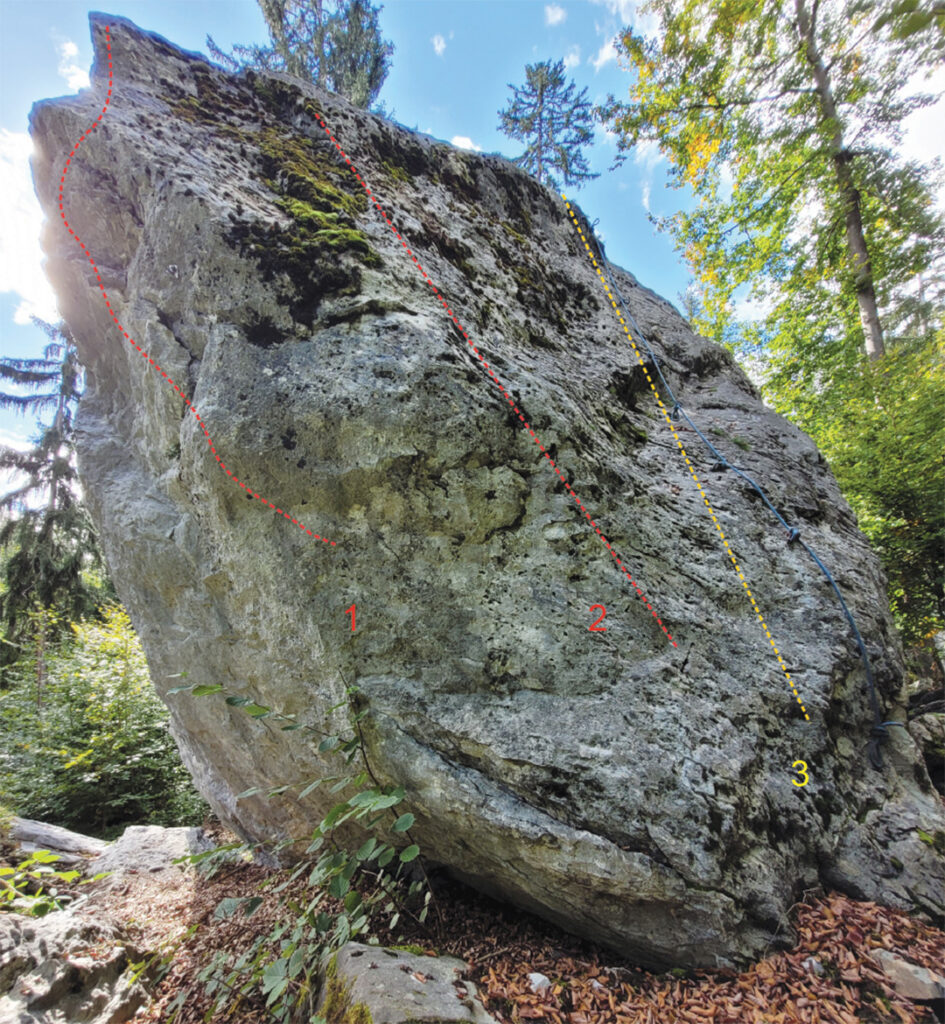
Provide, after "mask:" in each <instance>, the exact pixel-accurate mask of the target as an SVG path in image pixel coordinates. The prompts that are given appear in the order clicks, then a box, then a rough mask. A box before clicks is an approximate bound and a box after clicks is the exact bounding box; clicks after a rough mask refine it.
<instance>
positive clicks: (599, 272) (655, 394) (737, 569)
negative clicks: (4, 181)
mask: <svg viewBox="0 0 945 1024" xmlns="http://www.w3.org/2000/svg"><path fill="white" fill-rule="evenodd" d="M561 198H562V199H563V200H564V205H565V206H566V207H567V208H568V213H569V214H570V215H571V220H572V221H573V222H574V226H575V228H576V229H577V232H578V234H579V235H580V236H581V241H582V242H583V243H584V248H585V249H586V250H587V255H588V257H589V258H590V261H591V263H593V264H594V270H595V271H596V272H597V276H598V278H600V283H601V284H602V285H603V287H604V291H605V292H606V293H607V298H608V299H610V304H611V306H613V308H614V312H615V314H616V316H617V319H618V320H619V321H620V326H621V327H623V331H624V334H626V336H627V341H629V342H630V345H631V346H632V348H633V351H634V353H635V354H636V357H637V361H638V362H639V364H640V366H641V367H642V368H643V373H644V375H645V376H646V381H647V383H648V384H649V385H650V390H651V391H652V392H653V397H654V398H655V399H656V404H657V405H658V406H659V408H660V412H661V413H662V414H663V419H665V420H666V425H667V426H668V427H669V429H670V430H671V431H672V433H673V437H674V438H675V439H676V444H677V445H679V450H680V451H681V452H682V455H683V458H684V459H685V461H686V467H687V468H688V470H689V475H690V476H691V477H692V479H693V482H694V483H695V485H696V488H697V490H698V491H699V494H700V495H701V497H702V500H703V501H704V502H705V507H706V508H707V509H708V510H709V515H710V516H711V517H712V522H713V523H714V524H715V528H716V530H717V531H718V534H719V537H720V538H721V540H722V543H723V544H724V545H725V550H726V551H727V552H728V555H729V558H730V560H731V562H732V565H733V566H735V572H736V574H737V575H738V578H739V579H740V580H741V583H742V586H743V587H744V588H745V593H746V594H747V595H748V599H749V601H751V606H752V608H753V609H754V610H755V614H756V615H757V616H758V621H759V622H760V623H761V628H762V630H763V631H764V634H765V636H766V637H767V638H768V642H769V643H770V644H771V648H772V650H773V651H774V653H775V656H776V657H777V659H778V664H779V665H780V666H781V671H782V672H783V673H784V676H785V678H786V679H787V681H788V684H789V685H790V687H791V692H792V693H793V694H794V696H795V698H796V700H797V703H798V704H799V705H800V707H801V711H802V712H803V713H804V718H805V719H807V721H808V722H809V721H810V715H808V713H807V709H806V708H805V707H804V702H803V701H802V700H801V696H800V694H799V693H798V692H797V688H796V687H795V686H794V680H793V679H792V678H791V676H790V674H789V673H788V670H787V667H786V665H785V664H784V660H783V659H782V657H781V655H780V653H779V652H778V649H777V647H775V645H774V639H773V637H772V636H771V633H770V631H769V630H768V626H767V623H766V622H765V620H764V616H763V615H762V614H761V609H760V608H759V607H758V603H757V602H756V601H755V598H754V595H753V594H752V592H751V590H750V589H749V587H748V581H747V580H746V579H745V577H744V575H743V573H742V570H741V568H740V567H739V564H738V560H737V559H736V558H735V552H734V551H732V549H731V547H730V545H729V543H728V541H727V540H726V538H725V534H724V533H723V532H722V527H721V525H720V524H719V521H718V519H717V518H716V515H715V511H714V510H713V508H712V506H711V505H710V504H709V498H708V496H707V495H706V493H705V491H704V490H703V489H702V483H701V482H700V480H699V477H698V476H697V475H696V471H695V469H694V468H693V465H692V463H691V462H690V461H689V456H688V455H687V454H686V449H685V446H684V445H683V442H682V438H681V437H680V436H679V434H678V432H677V431H676V427H675V426H674V425H673V420H672V417H671V416H670V414H669V413H668V412H667V411H666V406H665V405H663V400H662V399H661V398H660V395H659V391H657V389H656V385H655V384H654V383H653V379H652V378H651V377H650V371H649V370H648V369H647V368H646V363H645V362H644V359H643V356H642V354H641V352H640V350H639V349H638V348H637V344H636V342H635V341H634V340H633V335H632V334H631V333H630V328H629V327H628V326H627V323H626V321H625V320H624V318H623V315H622V314H621V312H620V308H619V307H618V305H617V302H616V300H615V299H614V296H613V295H612V294H611V291H610V287H609V286H608V284H607V281H606V280H605V279H604V273H603V271H602V270H601V268H600V266H599V264H598V262H597V260H596V259H594V254H593V252H592V251H591V247H590V245H589V244H588V241H587V239H586V238H585V237H584V232H583V231H582V230H581V225H580V224H579V223H578V221H577V218H576V217H575V216H574V210H573V209H572V208H571V204H570V203H569V202H568V197H567V196H566V195H564V193H562V195H561Z"/></svg>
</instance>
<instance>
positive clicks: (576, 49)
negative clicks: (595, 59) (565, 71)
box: [564, 43, 581, 68]
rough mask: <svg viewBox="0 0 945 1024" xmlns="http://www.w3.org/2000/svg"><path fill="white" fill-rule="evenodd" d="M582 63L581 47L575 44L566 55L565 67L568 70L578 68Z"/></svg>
mask: <svg viewBox="0 0 945 1024" xmlns="http://www.w3.org/2000/svg"><path fill="white" fill-rule="evenodd" d="M580 63H581V47H580V46H578V45H577V43H575V44H574V46H572V47H571V49H570V50H568V52H567V53H566V54H565V57H564V66H565V67H566V68H576V67H577V66H578V64H580Z"/></svg>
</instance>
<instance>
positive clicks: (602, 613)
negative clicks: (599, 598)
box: [587, 604, 607, 633]
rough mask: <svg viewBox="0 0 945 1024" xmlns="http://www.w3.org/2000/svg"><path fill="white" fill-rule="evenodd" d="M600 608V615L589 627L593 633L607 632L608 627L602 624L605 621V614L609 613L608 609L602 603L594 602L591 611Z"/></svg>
mask: <svg viewBox="0 0 945 1024" xmlns="http://www.w3.org/2000/svg"><path fill="white" fill-rule="evenodd" d="M598 608H599V609H600V615H598V616H597V618H596V619H595V620H594V621H593V622H592V623H591V624H590V625H589V626H588V627H587V628H588V629H589V630H590V631H591V632H592V633H606V632H607V627H606V626H602V625H601V623H602V622H603V621H604V616H605V615H606V614H607V609H606V608H605V607H604V606H603V605H602V604H592V605H591V612H595V611H597V609H598Z"/></svg>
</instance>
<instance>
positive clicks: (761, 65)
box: [0, 0, 945, 837]
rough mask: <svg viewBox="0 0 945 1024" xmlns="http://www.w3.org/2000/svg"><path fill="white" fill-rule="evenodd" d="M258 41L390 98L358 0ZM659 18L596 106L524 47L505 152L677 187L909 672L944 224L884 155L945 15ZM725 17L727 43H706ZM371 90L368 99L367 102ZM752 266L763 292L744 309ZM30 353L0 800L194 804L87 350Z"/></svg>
mask: <svg viewBox="0 0 945 1024" xmlns="http://www.w3.org/2000/svg"><path fill="white" fill-rule="evenodd" d="M259 2H260V7H261V9H262V11H263V13H264V15H265V17H266V21H267V24H268V26H269V32H270V40H269V44H268V45H266V46H260V45H255V44H254V45H248V46H241V47H235V48H234V50H233V51H232V52H231V53H229V54H227V53H224V52H223V51H221V50H220V49H219V47H217V46H216V44H215V43H214V42H213V40H212V39H210V38H209V37H208V40H207V43H208V48H209V49H210V51H211V53H212V55H213V56H214V58H215V59H217V60H218V61H219V62H220V63H221V64H223V65H224V66H225V67H227V68H228V69H229V70H234V71H235V70H239V69H240V68H243V67H256V68H264V69H271V70H287V71H289V72H290V73H293V74H296V75H299V76H300V77H304V78H307V79H309V80H311V81H313V82H316V83H319V84H321V85H323V86H325V87H328V88H331V89H333V90H335V91H337V92H340V93H342V94H343V95H345V96H347V97H348V98H349V99H350V100H351V101H352V102H355V103H357V104H358V105H360V106H362V107H371V109H373V110H375V112H377V113H380V114H382V115H384V114H385V111H384V109H383V107H382V106H380V107H379V106H377V96H378V94H379V92H380V90H381V86H382V85H383V81H384V78H385V77H386V74H387V71H388V70H389V67H390V62H391V60H392V54H393V47H392V46H391V45H390V43H388V42H386V41H384V40H383V39H382V38H381V33H380V28H379V21H378V13H379V8H378V7H377V6H376V5H373V4H370V3H367V2H365V0H336V2H329V0H324V2H322V0H317V2H316V0H289V2H276V0H259ZM645 11H647V12H648V13H650V14H652V15H654V16H655V17H656V18H657V19H658V23H659V31H658V33H657V34H656V35H652V36H650V37H646V36H643V35H639V34H637V33H635V32H634V31H633V30H632V29H628V30H627V31H625V32H624V33H623V35H622V36H621V37H620V39H619V46H620V49H621V50H622V54H623V56H624V57H625V59H626V62H627V68H628V98H626V99H615V98H613V97H611V98H610V99H609V101H608V103H607V104H605V105H603V106H601V107H598V108H593V107H592V106H591V104H590V103H589V101H588V99H587V95H586V92H587V90H586V89H585V90H582V91H581V92H578V91H577V90H576V87H575V85H574V83H573V82H569V81H568V80H567V79H566V76H565V67H564V63H563V62H562V61H551V60H548V61H544V62H538V63H536V64H532V65H527V66H526V68H525V74H524V80H523V82H522V84H521V86H510V89H511V91H512V96H511V98H510V100H509V104H508V106H507V107H506V108H505V109H504V110H502V111H499V112H498V116H499V119H500V123H501V127H502V131H503V132H505V134H506V135H507V136H508V137H509V138H510V139H513V140H517V141H519V142H521V143H522V145H523V147H524V150H523V152H522V154H521V155H520V156H519V157H518V158H517V159H516V163H518V164H519V165H520V166H522V167H523V168H524V169H525V170H527V171H528V172H529V173H531V174H533V175H535V177H536V178H537V179H538V180H539V181H541V182H543V183H545V184H548V185H554V186H558V187H560V186H561V185H565V186H577V187H580V185H581V183H582V182H583V181H586V180H588V179H589V178H591V177H593V176H594V175H595V173H600V172H592V171H591V169H590V167H589V166H588V163H587V160H586V158H585V156H584V152H583V151H584V149H585V147H586V146H587V144H588V141H589V139H590V134H591V131H592V126H593V124H594V123H595V121H596V122H598V123H602V124H606V125H608V127H609V129H610V130H612V131H613V132H615V133H616V134H617V136H618V138H619V140H620V147H621V151H622V152H624V153H626V152H632V149H633V147H634V146H638V145H641V144H643V143H646V142H649V143H652V144H655V145H658V146H659V147H660V149H661V151H662V152H663V153H664V154H665V155H666V156H667V158H668V160H669V162H670V166H671V179H672V183H673V184H675V185H676V186H678V187H679V188H680V189H681V190H682V195H683V196H687V197H688V202H687V203H685V204H681V205H683V208H682V209H680V211H679V213H678V214H677V215H676V216H675V217H672V218H669V219H667V220H665V221H663V222H660V227H661V228H662V229H664V230H666V231H667V232H669V233H670V234H671V236H672V237H673V239H674V241H675V243H676V244H677V246H678V247H679V250H680V252H681V253H682V254H683V255H684V257H685V259H686V260H687V262H688V264H689V266H690V268H691V271H692V274H693V284H692V287H691V288H690V290H689V292H688V293H687V294H686V296H684V297H683V300H682V301H683V306H684V309H685V313H686V315H687V316H688V317H689V319H690V320H691V321H692V322H693V324H694V325H695V327H696V328H697V329H698V330H699V331H700V332H701V333H702V334H704V335H705V336H706V337H708V338H710V339H712V340H714V341H717V342H718V343H720V344H723V345H726V346H727V347H728V348H729V349H730V350H731V351H733V352H734V353H735V354H736V356H737V357H738V358H739V359H740V360H741V361H742V362H743V365H745V366H746V368H747V369H748V370H749V372H750V373H751V374H752V376H753V377H754V378H755V379H756V380H760V381H761V382H762V388H763V392H764V395H765V398H766V400H767V401H768V403H769V404H771V405H772V406H773V407H774V408H776V409H777V410H778V411H779V412H782V413H783V414H784V415H786V416H787V417H788V418H789V419H790V420H791V421H792V422H794V423H796V424H797V425H798V426H799V427H801V429H803V430H805V431H806V432H807V433H809V434H810V435H811V436H812V437H813V439H814V440H815V441H816V443H817V444H818V447H819V448H820V449H821V451H822V452H823V453H824V455H825V456H826V457H827V459H828V461H829V463H830V465H831V468H832V470H833V472H834V473H835V475H836V477H837V479H838V482H839V483H840V486H841V489H842V491H843V493H844V495H845V497H846V498H847V500H848V501H849V502H850V504H851V506H852V507H853V508H854V511H855V512H856V514H857V517H858V521H859V524H860V528H861V529H862V530H863V531H864V532H865V533H866V534H867V536H868V537H869V538H870V540H871V542H872V544H873V546H874V548H875V549H876V551H877V552H878V554H879V556H880V558H881V560H882V562H883V566H884V568H885V571H886V574H887V576H888V579H889V598H890V603H891V606H892V608H893V612H894V615H895V617H896V622H897V626H898V628H899V630H900V632H901V635H902V638H903V641H904V644H905V646H906V648H907V651H908V652H909V657H910V664H911V665H912V666H913V668H914V670H915V671H916V672H924V671H927V669H928V666H929V665H934V654H933V639H934V637H935V636H936V635H937V634H938V633H940V632H941V631H942V630H943V628H945V621H943V612H945V596H943V538H945V502H943V498H945V475H943V465H945V458H943V453H945V416H943V415H942V413H943V400H942V396H943V395H945V360H943V351H945V322H943V308H945V288H943V283H945V278H943V255H942V254H943V244H942V243H943V241H945V226H943V219H942V215H941V213H940V212H939V210H938V209H937V207H936V205H935V202H934V194H935V189H936V188H937V187H938V185H939V184H940V174H941V168H940V167H934V166H933V167H928V166H926V167H923V166H920V165H917V164H915V163H909V162H905V161H902V160H901V159H899V158H897V156H896V152H895V145H896V141H897V130H898V125H899V124H900V123H901V121H902V119H903V118H904V117H905V116H906V114H907V113H908V112H909V111H910V110H913V109H916V107H917V106H920V105H922V104H925V103H928V102H931V97H927V96H923V95H922V94H921V92H917V91H916V90H915V87H914V85H915V82H916V80H917V77H921V74H922V73H923V71H930V70H931V69H932V68H933V67H935V66H936V64H937V63H938V62H939V61H940V60H941V57H942V55H943V53H945V14H943V13H942V12H941V11H936V9H935V8H926V7H922V6H921V5H919V4H917V3H914V2H911V0H891V2H886V3H869V2H861V0H855V2H854V0H850V2H840V0H836V2H834V3H830V4H826V3H825V4H819V3H817V2H813V3H810V4H809V3H808V2H807V0H796V2H795V3H794V4H793V5H781V4H776V5H764V4H753V3H744V2H727V3H722V4H714V3H708V2H702V0H672V2H668V0H667V2H652V3H650V4H648V5H646V8H645ZM719 40H722V41H724V43H725V45H718V43H719ZM372 105H373V106H372ZM746 285H748V286H750V287H751V289H752V290H753V294H754V295H755V296H756V297H757V298H759V299H761V300H763V308H764V315H763V316H762V317H760V318H759V319H758V320H757V321H756V322H754V323H751V324H747V325H746V324H745V323H744V322H743V321H738V320H736V318H735V316H734V308H733V293H734V292H735V291H736V289H738V288H739V287H743V286H746ZM43 326H44V329H45V330H46V332H47V335H48V337H49V344H48V346H47V348H46V351H45V353H44V356H43V357H42V358H41V359H33V360H17V359H0V375H2V377H3V380H4V384H5V390H4V391H3V393H2V394H0V403H2V404H3V405H4V406H6V407H8V408H15V409H17V410H18V411H20V412H22V413H23V415H25V416H33V417H35V418H36V425H37V434H36V437H35V443H34V446H33V448H32V449H31V450H29V451H27V452H23V451H19V450H16V449H11V448H6V449H2V450H0V468H3V469H6V470H9V471H14V472H15V473H16V474H17V478H18V483H17V484H16V486H15V487H14V488H13V490H11V491H10V492H9V493H7V494H6V495H4V496H3V498H2V499H0V511H2V515H3V522H2V525H0V629H2V635H0V758H2V762H0V804H3V805H5V806H6V807H7V808H8V809H9V810H12V811H14V812H15V813H18V814H20V815H22V816H26V817H36V818H41V819H44V820H48V821H51V822H55V823H56V824H60V825H65V826H67V827H71V828H75V829H78V830H79V831H84V832H88V833H91V834H96V835H102V836H106V837H110V836H111V835H114V834H116V833H117V832H119V831H121V828H122V827H123V826H124V825H126V824H131V823H157V824H191V823H197V822H199V820H200V819H201V817H202V815H203V814H204V812H205V810H206V808H205V805H203V803H202V801H201V800H200V798H199V797H198V796H197V794H196V793H195V792H194V790H193V787H192V784H191V783H190V780H189V777H188V776H187V774H186V772H185V771H184V769H183V768H182V766H181V764H180V761H179V757H178V755H177V751H176V748H175V746H174V743H173V740H172V738H171V737H170V735H169V732H168V729H167V712H166V709H165V708H164V705H163V704H162V703H161V702H160V700H158V698H157V697H156V696H155V695H154V693H153V690H152V688H151V686H150V683H149V681H148V678H147V669H146V665H145V662H144V658H143V655H142V652H141V648H140V645H139V643H138V641H137V639H136V638H135V636H134V632H133V630H132V628H131V624H130V622H129V620H128V617H127V614H126V613H125V612H124V610H123V609H122V608H121V607H120V605H119V604H118V602H117V598H116V596H115V593H114V588H113V585H112V583H111V581H110V580H109V579H108V575H107V571H106V569H105V566H104V563H103V560H102V557H101V554H100V550H99V545H98V541H97V539H96V537H95V533H94V528H93V526H92V524H91V520H90V519H89V516H88V513H87V511H86V510H85V508H84V507H83V505H82V502H81V499H80V496H79V495H80V492H79V489H78V486H77V476H76V469H75V449H74V442H75V433H74V415H75V409H76V405H77V402H78V398H79V396H80V394H81V389H82V370H81V366H80V365H79V364H78V360H77V357H76V352H75V345H74V342H73V341H72V339H71V337H70V336H69V333H68V329H67V328H66V326H65V325H64V324H59V325H52V324H46V325H43Z"/></svg>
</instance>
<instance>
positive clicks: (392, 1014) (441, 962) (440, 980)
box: [317, 942, 496, 1024]
mask: <svg viewBox="0 0 945 1024" xmlns="http://www.w3.org/2000/svg"><path fill="white" fill-rule="evenodd" d="M467 970H468V967H467V965H466V964H465V963H464V962H463V961H462V960H459V959H457V958H456V957H454V956H437V957H428V956H424V955H423V954H420V953H416V952H410V951H408V950H405V949H388V948H386V947H384V946H366V945H364V944H363V943H360V942H349V943H347V944H346V945H344V946H342V948H341V949H339V950H338V952H337V953H336V954H335V955H334V956H333V957H332V958H331V960H330V961H329V963H328V966H327V969H326V970H325V972H324V974H323V976H322V977H321V978H320V979H319V980H320V986H319V997H318V1006H317V1012H318V1014H319V1015H320V1016H322V1017H324V1018H325V1019H326V1020H327V1021H328V1024H365V1022H368V1024H496V1020H495V1018H494V1017H493V1016H492V1015H491V1014H489V1013H487V1012H486V1010H485V1008H484V1007H483V1005H482V1003H481V1002H480V1001H479V1000H478V999H477V998H476V986H475V985H474V984H473V983H472V982H471V981H464V980H463V975H464V974H465V973H466V971H467Z"/></svg>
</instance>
